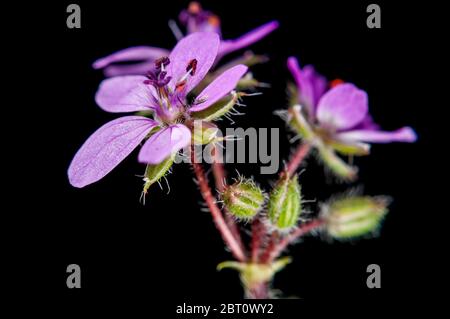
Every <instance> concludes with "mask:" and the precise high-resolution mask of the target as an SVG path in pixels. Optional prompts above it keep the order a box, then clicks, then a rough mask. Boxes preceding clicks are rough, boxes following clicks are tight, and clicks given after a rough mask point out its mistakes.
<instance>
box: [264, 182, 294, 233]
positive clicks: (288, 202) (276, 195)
mask: <svg viewBox="0 0 450 319" xmlns="http://www.w3.org/2000/svg"><path fill="white" fill-rule="evenodd" d="M301 200H302V199H301V189H300V184H299V183H298V177H297V175H295V176H294V177H289V176H285V177H283V178H282V179H281V180H280V181H279V182H278V183H277V185H275V187H274V189H273V190H272V192H271V194H270V197H269V205H268V209H267V211H268V215H269V220H270V222H271V224H272V225H273V226H275V227H276V228H277V229H278V230H282V231H284V230H290V229H291V228H293V227H295V226H296V225H297V221H298V219H299V217H300V214H301V212H302V204H301Z"/></svg>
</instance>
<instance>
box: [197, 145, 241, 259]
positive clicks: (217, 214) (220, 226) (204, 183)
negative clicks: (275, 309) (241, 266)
mask: <svg viewBox="0 0 450 319" xmlns="http://www.w3.org/2000/svg"><path fill="white" fill-rule="evenodd" d="M191 159H192V161H191V163H192V168H193V170H194V174H195V177H196V178H197V182H198V186H199V188H200V193H201V195H202V197H203V199H204V200H205V202H206V205H207V206H208V208H209V211H210V212H211V216H212V218H213V221H214V224H215V225H216V227H217V230H218V231H219V232H220V234H221V236H222V238H223V240H224V242H225V244H226V245H227V247H228V248H229V249H230V251H231V253H232V254H233V256H234V257H235V258H236V259H237V260H239V261H242V262H244V261H246V260H247V257H246V254H245V252H244V251H243V249H242V247H241V245H240V244H239V242H238V240H237V239H236V238H235V237H234V235H233V233H232V232H231V230H230V228H229V227H228V225H227V223H226V222H225V219H224V217H223V215H222V212H221V211H220V208H219V207H218V206H217V200H216V198H215V197H214V195H213V194H212V192H211V188H210V187H209V184H208V180H207V178H206V175H205V172H204V170H203V167H202V165H201V164H200V163H198V162H197V160H196V159H195V149H194V147H193V146H192V149H191Z"/></svg>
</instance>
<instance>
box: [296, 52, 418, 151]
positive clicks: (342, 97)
mask: <svg viewBox="0 0 450 319" xmlns="http://www.w3.org/2000/svg"><path fill="white" fill-rule="evenodd" d="M288 68H289V70H290V71H291V73H292V75H293V77H294V79H295V82H296V85H297V87H298V103H299V104H300V105H301V106H302V107H303V108H304V109H305V112H306V113H307V114H306V116H307V119H308V123H309V124H311V128H312V129H313V130H314V132H315V134H316V135H318V136H321V137H323V139H324V140H328V141H332V142H337V143H342V144H348V145H352V144H355V143H390V142H414V141H416V139H417V136H416V134H415V132H414V131H413V129H411V128H410V127H403V128H400V129H398V130H395V131H392V132H387V131H382V130H380V128H379V127H378V125H376V124H375V123H374V122H373V120H372V117H371V116H370V114H369V112H368V97H367V93H366V92H365V91H363V90H360V89H358V88H357V87H356V86H354V85H353V84H350V83H344V84H338V85H336V86H334V87H332V88H331V89H329V90H328V91H327V88H328V84H327V81H326V79H325V78H324V77H323V76H321V75H320V74H318V73H316V72H315V70H314V68H313V67H312V66H310V65H307V66H305V67H304V68H300V67H299V65H298V62H297V60H296V59H295V58H294V57H291V58H289V59H288ZM367 147H368V145H367Z"/></svg>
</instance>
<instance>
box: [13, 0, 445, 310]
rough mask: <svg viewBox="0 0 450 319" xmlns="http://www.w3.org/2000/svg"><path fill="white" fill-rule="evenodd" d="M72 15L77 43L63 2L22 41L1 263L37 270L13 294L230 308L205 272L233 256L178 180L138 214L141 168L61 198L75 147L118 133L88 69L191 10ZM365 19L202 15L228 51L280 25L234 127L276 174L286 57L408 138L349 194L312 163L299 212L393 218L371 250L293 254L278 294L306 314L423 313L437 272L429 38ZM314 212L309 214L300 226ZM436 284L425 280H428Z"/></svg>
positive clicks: (401, 19)
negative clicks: (348, 308) (416, 303)
mask: <svg viewBox="0 0 450 319" xmlns="http://www.w3.org/2000/svg"><path fill="white" fill-rule="evenodd" d="M77 3H78V4H79V5H80V6H81V13H82V18H81V19H82V22H81V23H82V27H81V29H71V30H70V29H68V28H67V27H66V17H67V14H66V13H65V11H66V7H67V5H68V4H69V2H67V3H65V2H61V3H59V4H54V5H48V4H47V5H45V7H40V9H41V10H42V9H44V10H42V11H39V12H42V13H43V16H40V15H39V14H37V15H36V16H35V18H36V19H37V20H36V21H38V19H39V18H40V19H43V20H40V24H39V23H38V24H34V26H35V27H36V29H35V30H33V31H37V32H35V33H29V34H28V35H29V36H30V35H31V37H32V38H33V39H30V41H29V42H28V43H29V44H31V45H27V47H28V48H29V51H28V52H25V54H26V55H27V56H28V57H30V55H31V58H32V61H34V63H31V64H30V66H29V69H28V72H27V73H26V76H25V79H23V81H24V82H25V83H26V85H30V86H33V88H34V89H37V90H36V91H37V92H36V93H34V90H33V93H31V92H32V91H31V90H30V91H27V90H24V91H22V93H21V94H22V95H21V96H20V98H21V99H22V100H25V101H29V102H27V104H28V105H29V106H28V109H27V110H28V112H30V113H29V115H30V116H31V114H32V122H33V124H34V126H33V129H30V131H28V132H27V139H28V142H27V149H26V153H27V154H28V155H30V154H33V160H29V158H28V157H25V158H26V159H27V161H28V164H27V165H26V166H25V167H26V168H25V169H24V171H25V176H26V179H25V180H21V181H16V182H17V184H19V182H20V185H21V186H20V188H18V189H17V192H16V193H15V195H17V196H18V199H17V200H16V206H15V207H17V209H14V211H13V213H14V217H15V223H16V225H18V226H19V229H20V231H19V232H16V233H15V237H13V238H15V239H18V240H17V241H16V242H20V246H19V247H20V248H18V249H15V250H14V252H15V253H16V254H15V255H16V256H17V257H19V258H16V257H15V258H13V259H12V262H13V265H14V266H15V267H17V268H18V269H20V271H21V275H20V279H24V278H27V274H28V273H29V271H32V270H33V269H34V270H35V274H36V276H35V277H34V279H33V280H34V283H35V284H34V285H32V287H30V285H29V280H27V279H25V280H23V281H22V280H20V279H17V284H16V288H17V287H18V288H20V289H21V290H22V291H28V290H30V288H33V289H38V290H39V289H41V290H42V291H44V290H45V291H48V292H50V293H51V299H49V300H54V301H55V302H57V303H58V304H61V303H62V304H64V305H68V306H70V307H71V308H68V309H75V308H80V307H81V308H82V307H83V306H84V305H86V304H93V303H95V302H97V301H99V302H100V300H105V301H106V302H110V301H111V300H118V301H119V302H120V303H125V304H126V302H127V301H128V300H131V301H133V302H137V301H138V300H143V301H145V300H147V302H146V303H145V302H144V303H139V302H137V305H136V306H137V308H138V309H139V308H150V307H158V308H161V309H162V310H163V311H164V313H167V314H171V313H173V309H174V308H173V305H176V304H179V303H182V302H183V301H189V300H195V301H197V302H198V303H202V302H207V301H216V302H221V301H225V300H239V299H240V298H241V297H242V290H241V288H240V286H239V281H238V277H237V274H236V273H234V272H233V271H223V272H220V273H218V272H216V270H215V267H216V265H217V264H218V263H219V262H221V261H224V260H229V259H230V254H229V253H228V252H226V251H225V250H224V248H223V244H222V241H221V239H220V237H219V235H218V233H217V232H216V230H215V228H214V226H213V224H212V220H211V218H210V215H209V214H208V213H205V212H200V210H199V208H200V207H201V198H200V195H199V194H198V190H197V188H196V186H195V184H194V183H193V180H192V179H193V175H192V172H191V170H190V168H189V167H188V166H187V165H186V164H181V165H177V166H176V167H175V168H174V172H173V174H172V175H170V176H169V177H168V179H169V182H170V185H171V192H170V194H168V195H167V194H166V191H165V190H164V191H161V190H160V189H159V188H158V187H153V188H152V190H151V192H150V194H149V195H148V198H147V205H146V206H142V205H141V204H140V203H139V201H138V199H139V195H140V191H141V186H142V181H141V179H139V178H137V177H136V175H140V174H142V173H143V171H144V167H143V166H142V165H139V164H137V162H136V155H137V154H136V152H135V153H133V154H132V156H130V157H129V158H128V159H126V160H125V161H124V162H123V163H122V164H121V165H119V167H117V169H115V170H114V171H113V172H112V173H111V174H109V175H108V176H107V177H106V178H104V179H103V180H101V181H100V182H98V183H96V184H93V185H91V186H88V187H86V188H84V189H75V188H72V187H71V186H70V185H69V183H68V180H67V176H66V170H67V168H68V166H69V164H70V161H71V159H72V157H73V155H74V154H75V152H76V151H77V149H78V147H79V146H80V145H81V144H82V143H83V142H84V141H85V139H86V138H87V137H88V136H89V135H90V134H91V133H92V132H93V131H94V130H95V129H97V128H98V127H99V126H101V125H102V124H104V123H105V122H107V121H109V120H112V119H114V118H115V117H116V115H114V114H107V113H105V112H103V111H102V110H101V109H100V108H98V107H97V106H96V105H95V102H94V94H95V92H96V89H97V87H98V84H99V82H100V81H101V80H102V78H103V76H102V74H101V72H99V71H94V70H93V69H92V68H91V63H92V62H93V61H94V60H95V59H96V58H99V57H102V56H104V55H106V54H109V53H111V52H114V51H116V50H118V49H121V48H125V47H128V46H133V45H152V46H160V47H165V48H171V47H173V45H174V44H175V39H174V37H173V35H172V34H171V32H170V30H169V28H168V27H167V21H168V20H169V19H170V18H176V17H177V15H178V12H179V11H180V10H181V9H183V8H185V7H186V5H187V3H188V1H179V2H178V1H160V2H156V1H142V2H137V1H127V2H125V3H117V4H116V3H109V2H106V1H104V2H96V3H95V4H94V3H92V2H88V1H78V2H77ZM369 3H370V2H365V1H339V2H337V1H330V2H329V3H328V2H306V1H297V2H296V3H295V5H294V4H293V2H292V1H276V2H267V3H266V2H250V1H245V2H244V1H234V0H232V1H220V2H219V1H203V6H204V7H205V8H207V9H210V10H212V11H214V12H215V13H217V14H218V15H220V17H221V20H222V32H223V36H224V38H234V37H237V36H239V35H240V34H242V33H244V32H246V31H248V30H250V29H252V28H254V27H256V26H258V25H260V24H262V23H265V22H267V21H269V20H273V19H276V20H278V21H279V22H280V24H281V26H280V28H279V29H278V30H277V31H275V32H274V33H273V34H271V35H269V36H268V37H267V38H265V39H263V40H262V41H260V42H259V43H257V44H255V45H253V46H252V47H251V49H252V50H253V51H254V52H256V53H266V54H268V55H269V56H270V57H271V61H270V62H269V63H267V64H264V65H260V66H257V67H255V68H254V69H253V71H254V75H255V77H257V78H258V79H259V80H261V81H263V82H268V83H271V84H272V88H271V89H264V90H263V92H264V95H263V96H259V97H252V98H248V99H247V100H246V102H247V103H246V104H247V105H248V107H246V108H245V112H246V116H243V117H238V118H234V119H235V120H236V122H237V123H236V125H238V126H242V127H244V128H245V127H251V126H254V127H279V128H280V132H281V137H280V145H281V156H282V158H287V157H288V155H289V143H288V138H289V137H290V136H288V135H287V134H288V132H287V131H286V130H285V128H284V124H283V122H282V121H281V120H280V119H278V118H277V117H275V116H273V114H272V113H273V111H274V110H276V109H281V108H283V107H284V106H285V105H286V94H285V85H286V81H287V80H291V77H290V74H289V72H288V71H287V69H286V66H285V61H286V58H287V57H288V56H290V55H295V56H297V57H298V58H299V60H300V62H301V63H302V64H314V65H315V67H316V68H317V70H318V71H319V72H320V73H322V74H324V75H326V76H327V78H328V79H334V78H341V79H343V80H345V81H348V82H352V83H355V84H356V85H357V86H358V87H360V88H362V89H364V90H366V91H367V92H368V94H369V99H370V110H371V113H372V115H373V116H374V118H375V120H376V122H378V123H380V124H381V125H382V126H383V128H385V129H395V128H397V127H400V126H404V125H410V126H412V127H414V128H415V130H416V132H417V133H418V135H419V141H418V142H417V143H416V144H388V145H375V146H374V147H373V148H372V154H371V156H370V157H366V158H360V159H358V160H357V163H358V165H360V180H359V181H358V182H357V183H355V184H352V185H342V184H341V185H335V184H333V183H331V184H330V183H327V181H326V176H325V174H324V173H323V170H322V168H321V167H320V166H319V165H316V164H315V162H314V160H313V159H312V158H310V160H309V162H308V165H307V167H306V168H307V169H306V171H305V172H304V173H303V174H302V175H301V183H302V185H303V191H304V197H305V198H306V199H311V200H313V199H317V200H325V199H327V198H328V197H329V196H330V195H332V194H333V193H335V192H342V191H345V190H346V189H348V187H361V186H363V185H364V192H365V193H367V194H371V195H378V194H387V195H390V196H392V197H393V198H394V202H393V204H392V206H391V211H390V214H389V215H388V217H387V218H386V220H385V223H384V226H383V229H382V231H381V236H380V237H379V238H375V239H370V240H361V241H357V242H354V243H333V244H329V243H326V242H322V241H320V240H319V239H318V238H314V237H308V238H306V239H305V240H304V242H303V243H301V244H299V245H297V246H295V247H292V248H291V249H290V251H289V255H291V256H293V257H294V262H293V263H292V264H291V265H289V266H288V267H287V268H286V269H285V270H284V271H283V272H282V273H280V274H278V275H277V277H276V280H275V283H274V287H275V288H279V289H282V291H283V292H284V294H285V295H286V296H296V297H300V298H302V299H303V300H306V301H308V300H310V301H314V300H315V301H317V300H322V301H327V300H335V299H341V298H342V299H345V300H346V302H352V301H353V300H354V301H355V302H361V301H367V302H371V301H376V302H380V301H382V302H387V301H388V300H390V301H393V300H397V299H399V298H400V297H405V296H407V297H409V298H416V297H417V296H421V297H420V298H422V296H423V294H424V291H423V290H421V289H420V288H419V287H421V285H422V284H423V283H425V282H427V281H431V278H430V276H431V275H432V274H430V273H429V272H428V271H426V270H425V268H424V265H429V264H433V263H434V262H435V260H434V259H433V257H431V255H429V252H428V249H427V248H426V246H425V242H424V239H425V238H426V237H428V235H426V233H428V230H429V229H430V228H432V227H434V225H433V226H431V225H430V222H426V221H424V220H426V218H425V217H424V216H426V214H428V213H431V212H430V211H429V210H430V206H431V205H430V201H432V197H430V196H429V195H430V194H432V193H433V187H432V186H431V185H429V184H426V183H424V178H425V177H426V176H427V175H429V173H428V172H427V170H426V167H427V165H428V162H426V159H425V156H424V155H425V152H427V150H429V149H431V147H432V146H433V145H432V143H433V141H432V138H431V132H430V130H431V128H432V124H431V123H432V122H431V114H430V112H429V111H428V107H429V106H426V107H424V105H426V102H427V101H429V99H428V96H427V94H425V95H423V94H422V93H424V92H423V91H424V90H425V83H424V82H427V81H429V80H432V79H430V78H426V77H423V76H421V75H419V73H418V72H419V70H423V69H426V68H427V65H426V64H424V60H423V59H422V58H423V57H422V56H421V53H422V50H424V47H427V45H428V43H429V42H431V41H432V39H431V38H432V37H429V36H428V33H426V32H425V31H424V27H425V26H428V27H431V25H430V24H427V23H425V22H424V17H426V16H427V12H428V11H427V10H428V9H426V10H425V9H423V8H420V9H419V8H417V7H414V6H412V5H411V6H407V5H398V6H396V7H394V6H393V4H390V3H385V2H381V1H378V2H376V3H378V4H380V6H381V12H382V18H381V19H382V28H381V29H368V28H367V27H366V17H367V13H366V7H367V5H368V4H369ZM437 10H438V9H437ZM43 17H45V18H43ZM33 21H35V20H33ZM424 109H425V111H424ZM221 125H229V123H228V122H227V121H225V122H222V123H221ZM19 157H20V159H23V158H24V157H22V156H19ZM22 167H23V166H22ZM227 168H229V169H230V172H231V174H233V172H234V169H237V170H238V171H239V172H240V173H242V174H244V175H246V176H254V177H255V179H256V180H257V181H258V182H260V184H261V185H262V186H264V187H268V185H269V182H270V181H273V180H274V178H275V177H274V176H273V177H272V178H271V179H270V180H267V176H264V175H262V176H261V175H259V168H258V166H257V165H254V164H246V165H244V164H237V165H230V166H229V167H227ZM22 170H23V168H22ZM22 194H23V197H22V196H21V195H22ZM19 196H20V197H19ZM315 207H316V204H314V203H310V204H309V205H308V208H309V209H311V210H314V209H315ZM15 239H14V240H15ZM22 258H23V259H22ZM19 260H20V261H19ZM22 260H23V262H22ZM14 263H17V266H16V265H15V264H14ZM71 263H76V264H79V265H80V266H81V269H82V289H78V290H76V289H73V290H69V289H68V288H67V287H66V276H67V274H66V267H67V265H69V264H71ZM372 263H376V264H379V265H380V266H381V269H382V288H381V289H372V290H371V289H368V288H367V287H366V283H365V282H366V277H367V273H366V267H367V265H369V264H372ZM22 267H23V268H22ZM28 267H31V269H30V268H28ZM439 271H441V269H440V268H439V265H436V266H435V267H434V272H436V273H439ZM19 280H20V283H19ZM297 302H299V301H292V303H294V304H295V303H297ZM166 304H168V305H169V306H166Z"/></svg>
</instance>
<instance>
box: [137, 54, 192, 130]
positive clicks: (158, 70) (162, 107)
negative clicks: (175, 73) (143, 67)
mask: <svg viewBox="0 0 450 319" xmlns="http://www.w3.org/2000/svg"><path fill="white" fill-rule="evenodd" d="M169 64H170V59H169V58H168V57H162V58H160V59H158V60H156V61H155V66H154V68H153V70H150V71H148V72H147V80H145V81H144V84H146V85H151V86H153V87H154V88H155V89H156V94H157V96H155V97H154V98H155V100H156V104H157V105H158V107H157V108H156V110H155V111H156V115H157V117H158V118H159V119H161V121H163V122H165V123H167V124H171V123H174V122H177V121H178V120H179V119H180V117H182V114H183V111H184V110H185V109H186V92H185V87H186V84H187V82H188V80H189V78H190V77H191V76H193V75H195V73H196V71H197V60H196V59H192V60H190V61H189V62H188V64H187V66H186V73H185V74H183V75H182V76H181V78H180V79H179V80H178V81H177V83H176V84H175V89H174V90H172V89H171V88H170V87H169V86H168V84H169V82H170V81H171V80H172V77H171V76H168V75H167V71H166V67H167V66H168V65H169Z"/></svg>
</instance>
